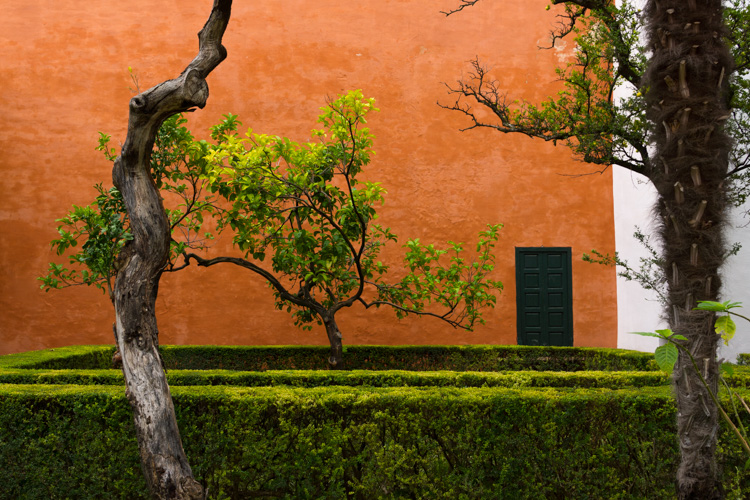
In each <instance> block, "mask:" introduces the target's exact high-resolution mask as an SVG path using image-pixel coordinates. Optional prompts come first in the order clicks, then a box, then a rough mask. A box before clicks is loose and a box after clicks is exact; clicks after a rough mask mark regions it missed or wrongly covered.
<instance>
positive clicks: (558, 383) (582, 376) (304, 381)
mask: <svg viewBox="0 0 750 500" xmlns="http://www.w3.org/2000/svg"><path fill="white" fill-rule="evenodd" d="M737 378H738V380H741V381H742V382H743V384H744V381H745V380H750V379H748V378H747V377H744V378H742V377H737ZM167 380H168V382H169V385H170V386H186V385H187V386H205V385H234V386H244V387H263V386H291V387H324V386H367V387H402V386H405V387H600V388H608V389H617V388H623V387H646V386H659V385H668V384H669V376H668V375H667V374H666V373H663V372H594V371H587V372H574V373H571V372H534V371H522V372H448V371H442V372H412V371H404V370H386V371H367V370H353V371H344V372H341V371H321V370H294V371H291V370H287V371H265V372H237V371H229V370H170V371H168V372H167ZM124 383H125V381H124V379H123V376H122V372H121V371H120V370H20V369H5V370H0V384H78V385H90V384H95V385H124Z"/></svg>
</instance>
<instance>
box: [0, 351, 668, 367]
mask: <svg viewBox="0 0 750 500" xmlns="http://www.w3.org/2000/svg"><path fill="white" fill-rule="evenodd" d="M327 350H328V348H327V347H325V346H161V352H162V356H163V358H164V362H165V365H166V366H167V368H168V369H197V370H212V369H228V370H240V371H247V370H253V371H263V370H270V369H282V370H283V369H293V370H295V369H313V370H315V369H326V368H327V365H326V361H325V360H326V353H327ZM113 353H114V347H113V346H108V345H101V346H71V347H63V348H56V349H47V350H42V351H31V352H25V353H19V354H10V355H6V356H0V368H25V369H29V368H37V369H59V368H68V369H72V368H78V369H107V368H111V357H112V354H113ZM344 358H345V360H344V363H345V365H346V368H348V369H366V370H384V369H385V370H389V369H406V370H416V371H431V370H455V371H469V370H470V371H500V370H522V369H533V370H542V371H543V370H548V371H579V370H606V371H618V370H637V371H655V370H656V369H657V368H656V365H655V363H654V362H653V356H652V355H651V354H649V353H643V352H637V351H624V350H617V349H604V348H580V347H530V346H495V345H492V346H487V345H484V346H482V345H471V346H350V347H347V348H345V356H344Z"/></svg>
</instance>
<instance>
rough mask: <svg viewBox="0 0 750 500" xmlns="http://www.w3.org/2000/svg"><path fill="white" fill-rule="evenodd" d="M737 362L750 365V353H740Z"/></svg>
mask: <svg viewBox="0 0 750 500" xmlns="http://www.w3.org/2000/svg"><path fill="white" fill-rule="evenodd" d="M737 364H738V365H741V366H750V354H748V353H742V354H738V355H737Z"/></svg>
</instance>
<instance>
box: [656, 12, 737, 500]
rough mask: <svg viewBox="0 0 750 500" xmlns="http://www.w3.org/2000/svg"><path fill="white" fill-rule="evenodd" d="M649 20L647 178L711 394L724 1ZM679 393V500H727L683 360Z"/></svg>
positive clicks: (706, 414)
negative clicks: (651, 152) (651, 163)
mask: <svg viewBox="0 0 750 500" xmlns="http://www.w3.org/2000/svg"><path fill="white" fill-rule="evenodd" d="M646 19H647V24H648V36H649V42H650V44H651V48H652V50H653V54H652V58H651V60H650V63H649V67H648V70H647V74H646V83H647V86H648V87H649V93H648V94H647V99H648V104H649V108H648V113H649V115H650V116H649V117H650V119H651V120H652V122H653V123H654V127H655V128H654V134H653V137H654V142H655V146H656V154H655V156H654V158H655V159H656V161H655V164H656V165H655V168H656V169H657V171H655V172H653V175H652V176H651V178H652V180H653V181H654V184H655V186H656V188H657V190H658V192H659V201H658V207H657V210H658V213H659V215H660V216H661V224H662V226H661V231H660V232H661V236H662V242H663V245H664V265H665V267H666V269H665V271H666V275H667V282H668V286H669V310H668V311H667V313H668V317H669V324H670V327H671V329H672V330H673V331H674V332H675V333H679V334H681V335H684V336H685V337H687V338H688V341H687V342H686V347H687V348H688V349H689V350H690V352H691V353H692V355H693V356H694V358H695V359H696V360H697V362H698V367H699V369H700V371H701V372H702V375H703V376H704V377H705V379H706V380H707V382H708V385H709V386H710V388H711V390H712V391H714V392H715V391H716V390H717V385H718V363H717V360H716V348H717V343H718V340H719V338H718V336H717V335H716V333H715V332H714V329H713V314H712V313H707V312H702V311H694V310H693V308H694V307H695V305H696V301H698V300H717V296H718V293H719V286H720V281H719V275H718V271H719V267H720V266H721V264H722V262H723V260H724V256H725V247H724V238H723V232H724V231H723V230H724V220H725V209H726V205H727V202H726V189H725V182H726V174H727V169H728V153H729V148H730V141H729V140H728V138H727V136H726V135H725V134H724V132H723V130H722V128H723V124H724V120H726V119H727V118H728V117H729V110H728V87H727V80H728V77H729V73H730V72H731V70H732V60H731V57H730V54H729V51H728V49H727V47H726V44H725V43H724V41H723V38H722V35H723V32H724V27H723V21H722V5H721V0H649V2H648V4H647V7H646ZM673 383H674V388H675V392H676V398H677V409H678V416H677V425H678V437H679V441H680V443H679V444H680V450H681V456H682V459H681V464H680V467H679V470H678V474H677V490H678V496H679V498H681V499H702V500H710V499H714V498H721V497H722V496H723V493H722V491H721V485H720V483H719V481H718V471H717V464H716V458H715V451H716V436H717V432H718V428H719V422H718V414H717V408H716V407H715V405H714V404H713V402H712V400H711V398H710V396H709V394H708V393H707V391H706V389H705V387H704V386H703V385H702V383H701V380H700V377H699V375H698V373H697V372H696V370H695V369H694V368H693V365H692V363H691V361H690V359H689V357H688V356H686V355H684V354H683V353H682V352H681V353H680V357H679V359H678V362H677V365H676V367H675V371H674V378H673Z"/></svg>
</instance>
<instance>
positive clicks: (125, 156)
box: [112, 0, 232, 499]
mask: <svg viewBox="0 0 750 500" xmlns="http://www.w3.org/2000/svg"><path fill="white" fill-rule="evenodd" d="M231 5H232V1H231V0H215V1H214V5H213V10H212V11H211V15H210V17H209V19H208V21H207V22H206V24H205V26H204V27H203V29H202V30H201V31H200V33H199V34H198V40H199V53H198V55H197V56H196V57H195V59H193V61H192V62H191V63H190V64H189V65H188V67H187V68H186V69H185V71H183V73H182V74H181V75H180V76H179V77H177V78H176V79H174V80H169V81H166V82H163V83H161V84H160V85H157V86H156V87H153V88H151V89H149V90H147V91H145V92H143V93H142V94H139V95H137V96H136V97H134V98H133V99H131V101H130V118H129V122H128V134H127V138H126V140H125V144H124V145H123V147H122V153H121V155H120V156H119V157H118V158H117V160H116V161H115V165H114V168H113V171H112V177H113V180H114V184H115V186H116V187H117V188H118V189H119V190H120V192H121V193H122V196H123V199H124V201H125V206H126V207H127V211H128V217H129V219H130V229H131V231H132V233H133V240H132V241H130V242H128V244H127V245H126V246H125V248H123V250H122V252H121V253H120V255H119V256H118V259H117V260H118V263H117V268H118V272H117V278H116V280H115V286H114V291H113V302H114V305H115V337H116V339H117V345H118V348H119V351H120V354H121V357H122V370H123V373H124V374H125V382H126V385H127V391H126V394H127V397H128V400H129V401H130V404H131V406H132V408H133V417H134V420H135V429H136V434H137V438H138V447H139V450H140V454H141V465H142V468H143V472H144V475H145V476H146V482H147V483H148V486H149V489H150V491H151V494H152V496H153V497H154V498H159V499H166V498H170V499H172V498H176V499H203V498H204V497H205V492H204V490H203V487H202V486H201V485H200V484H199V483H198V482H197V481H196V480H195V479H194V478H193V474H192V471H191V469H190V466H189V465H188V461H187V458H186V456H185V452H184V451H183V448H182V442H181V440H180V433H179V430H178V428H177V421H176V419H175V413H174V406H173V404H172V397H171V395H170V392H169V386H168V385H167V380H166V377H165V375H164V369H163V366H162V361H161V358H160V356H159V351H158V344H159V340H158V329H157V326H156V315H155V303H156V296H157V293H158V287H159V278H160V277H161V273H162V270H163V269H164V266H165V265H166V263H167V258H168V255H169V243H170V238H171V235H170V227H169V222H168V220H167V217H166V214H165V212H164V206H163V205H162V202H161V198H160V196H159V193H158V192H157V190H156V187H155V186H154V182H153V180H152V178H151V165H150V159H151V151H152V149H153V146H154V138H155V136H156V133H157V131H158V130H159V127H160V126H161V124H162V122H163V121H164V120H165V119H166V118H168V117H169V116H171V115H173V114H175V113H179V112H183V111H187V110H188V109H190V108H193V107H199V108H202V107H203V106H205V104H206V99H208V85H207V84H206V77H207V76H208V74H209V73H210V72H211V71H212V70H213V69H214V68H215V67H216V66H217V65H218V64H219V63H220V62H221V61H222V60H224V58H225V57H226V50H225V49H224V47H223V46H222V45H221V39H222V36H223V34H224V30H225V29H226V26H227V23H228V22H229V15H230V10H231Z"/></svg>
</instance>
